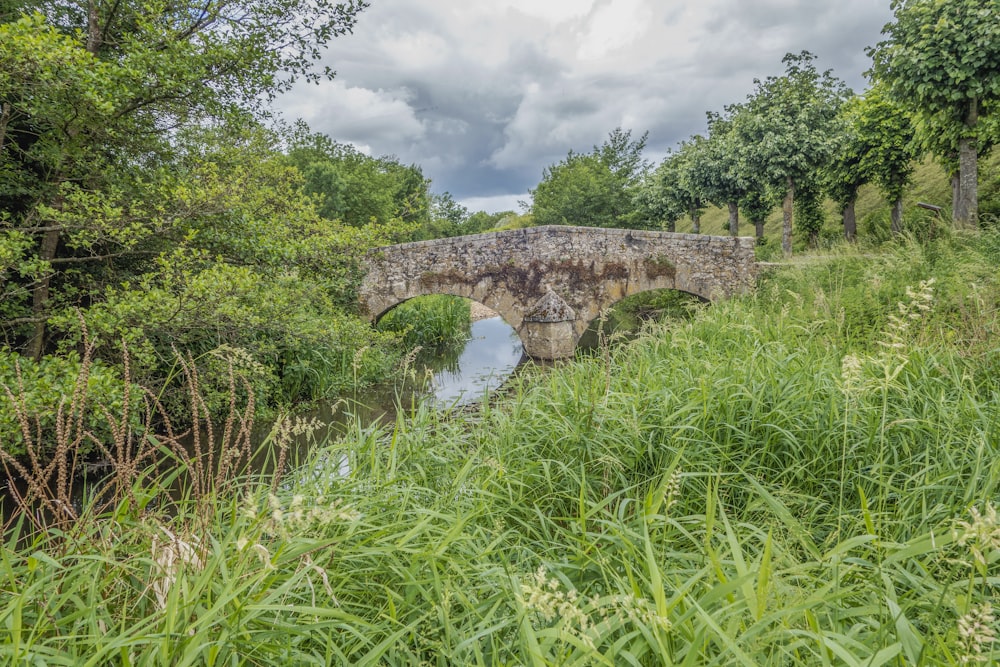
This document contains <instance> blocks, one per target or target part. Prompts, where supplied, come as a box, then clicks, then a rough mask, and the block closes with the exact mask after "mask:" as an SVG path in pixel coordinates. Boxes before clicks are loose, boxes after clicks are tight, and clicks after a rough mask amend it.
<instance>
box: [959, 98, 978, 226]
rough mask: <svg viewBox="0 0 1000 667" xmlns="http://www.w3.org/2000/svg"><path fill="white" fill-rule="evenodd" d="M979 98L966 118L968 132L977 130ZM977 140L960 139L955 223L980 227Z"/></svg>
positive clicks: (966, 137)
mask: <svg viewBox="0 0 1000 667" xmlns="http://www.w3.org/2000/svg"><path fill="white" fill-rule="evenodd" d="M977 102H978V100H975V99H973V100H972V102H970V103H969V114H968V115H967V116H966V118H965V127H966V130H967V132H968V134H972V133H973V132H974V130H975V127H976V123H977V122H978V120H979V107H978V104H977ZM977 157H978V156H977V154H976V140H975V139H974V138H971V137H969V136H965V137H962V138H961V139H959V140H958V203H957V205H956V207H955V210H954V218H955V223H956V224H957V225H958V226H960V227H978V226H979V223H978V217H979V192H978V190H979V174H978V170H977V164H976V162H977Z"/></svg>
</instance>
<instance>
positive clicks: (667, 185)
mask: <svg viewBox="0 0 1000 667" xmlns="http://www.w3.org/2000/svg"><path fill="white" fill-rule="evenodd" d="M706 149H707V140H706V139H705V138H704V137H701V136H695V137H693V138H692V139H691V140H690V141H686V142H683V143H681V145H680V148H679V149H678V150H676V151H673V152H671V153H670V154H669V155H668V156H667V157H666V158H664V159H663V162H661V163H660V165H659V166H658V167H657V168H656V170H655V171H654V172H653V173H652V175H651V176H650V177H649V178H647V179H646V181H645V188H644V190H645V192H644V193H642V194H641V195H640V198H639V203H640V204H641V205H642V209H641V210H642V211H643V216H644V217H646V218H648V219H652V220H657V221H659V222H661V224H665V226H666V228H667V229H668V230H670V231H673V229H674V225H675V224H676V222H677V220H679V219H680V218H681V216H683V215H685V214H686V215H689V216H690V217H691V219H692V221H693V222H694V224H695V227H696V228H695V230H694V232H695V233H698V232H699V231H700V229H698V228H697V225H698V216H699V215H700V213H701V211H702V209H703V208H704V207H705V205H706V204H707V203H708V195H707V194H706V192H705V190H704V189H703V188H702V185H703V183H702V182H700V180H699V175H701V174H703V173H704V172H703V168H704V169H710V168H711V167H710V166H708V164H707V161H705V160H704V159H703V158H704V157H705V155H706V152H707V150H706Z"/></svg>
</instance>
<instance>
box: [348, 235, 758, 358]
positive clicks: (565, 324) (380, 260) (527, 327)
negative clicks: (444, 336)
mask: <svg viewBox="0 0 1000 667" xmlns="http://www.w3.org/2000/svg"><path fill="white" fill-rule="evenodd" d="M366 266H367V274H366V275H365V278H364V280H363V282H362V285H361V289H360V292H359V300H360V303H361V309H362V312H363V313H364V314H365V315H366V316H367V317H368V319H369V320H370V321H373V322H374V321H377V320H378V319H379V318H380V317H381V316H382V315H383V314H384V313H385V312H386V311H388V310H389V309H391V308H392V307H394V306H396V305H398V304H400V303H402V302H404V301H406V300H407V299H412V298H413V297H417V296H423V295H427V294H452V295H455V296H461V297H466V298H468V299H473V300H475V301H478V302H479V303H482V304H484V305H485V306H488V307H489V308H492V309H493V310H495V311H496V312H497V313H499V314H500V315H501V316H502V317H503V318H504V320H506V321H507V323H508V324H509V325H510V326H511V327H513V328H514V330H515V331H517V334H518V335H519V336H520V337H521V342H522V343H523V344H524V350H525V352H526V353H527V354H528V356H530V357H533V358H536V359H560V358H563V357H569V356H572V355H573V353H574V350H575V349H576V344H577V341H579V339H580V336H581V335H582V334H583V332H584V331H586V330H587V327H588V326H589V325H590V322H591V321H592V320H594V319H595V318H596V317H598V316H599V315H600V314H601V312H602V311H603V310H605V309H606V308H609V307H610V306H612V305H613V304H614V303H615V302H617V301H619V300H620V299H623V298H625V297H627V296H631V295H632V294H637V293H639V292H644V291H647V290H653V289H663V288H668V289H675V290H680V291H683V292H689V293H691V294H694V295H697V296H699V297H701V298H702V299H705V300H715V299H718V298H725V297H729V296H732V295H734V294H740V293H744V292H747V291H748V290H750V289H752V288H753V285H754V283H755V281H756V275H757V264H756V261H755V259H754V239H752V238H733V237H728V236H703V235H697V234H673V233H668V232H654V231H636V230H627V229H603V228H596V227H566V226H548V227H529V228H526V229H516V230H511V231H506V232H493V233H488V234H475V235H471V236H460V237H455V238H447V239H436V240H433V241H420V242H417V243H404V244H401V245H395V246H387V247H384V248H378V249H376V250H374V251H372V252H371V253H369V255H368V257H367V258H366Z"/></svg>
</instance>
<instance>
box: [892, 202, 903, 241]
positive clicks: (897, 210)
mask: <svg viewBox="0 0 1000 667" xmlns="http://www.w3.org/2000/svg"><path fill="white" fill-rule="evenodd" d="M890 220H891V222H890V223H889V229H891V230H892V233H893V234H894V235H898V234H902V233H903V198H902V197H900V198H899V199H897V200H896V201H894V202H893V203H892V213H891V214H890Z"/></svg>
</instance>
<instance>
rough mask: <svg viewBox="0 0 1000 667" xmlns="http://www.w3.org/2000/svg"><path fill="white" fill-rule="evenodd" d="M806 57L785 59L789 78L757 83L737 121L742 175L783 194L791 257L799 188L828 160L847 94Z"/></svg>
mask: <svg viewBox="0 0 1000 667" xmlns="http://www.w3.org/2000/svg"><path fill="white" fill-rule="evenodd" d="M814 60H815V56H813V55H812V54H811V53H809V52H808V51H803V52H801V53H799V54H797V55H796V54H791V53H789V54H787V55H785V57H784V58H782V62H783V63H784V64H785V74H784V75H783V76H780V77H775V76H771V77H768V78H767V79H765V80H764V81H761V80H759V79H756V80H755V81H754V83H755V90H754V92H753V93H752V94H751V95H749V96H748V98H747V102H746V103H745V104H744V105H743V106H742V109H741V112H740V113H739V114H736V115H735V116H734V118H733V129H734V132H735V134H736V137H737V139H738V145H739V148H740V151H741V153H742V155H741V162H742V165H743V169H745V170H747V172H748V173H752V174H757V175H759V177H760V178H761V179H762V180H764V181H765V182H767V183H768V184H769V185H772V186H774V187H781V188H782V189H783V190H784V192H785V198H784V201H783V202H782V219H783V222H782V234H781V247H782V249H783V250H784V252H785V254H790V253H791V252H792V219H793V203H794V198H795V188H796V184H797V183H799V182H801V181H804V180H806V179H810V178H814V177H815V174H816V172H817V171H818V170H819V169H820V167H822V166H823V165H824V164H825V162H826V160H827V159H828V158H829V156H830V152H831V149H832V142H831V132H832V129H833V123H834V119H835V118H836V114H837V110H838V108H839V107H840V105H841V103H842V102H843V100H844V99H845V98H846V97H847V95H848V94H849V91H848V90H847V88H846V87H845V86H844V84H843V82H842V81H840V80H839V79H837V78H836V77H834V76H833V75H832V74H831V72H830V71H829V70H827V71H825V72H822V73H820V72H818V71H817V70H816V67H815V65H814V64H813V61H814Z"/></svg>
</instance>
